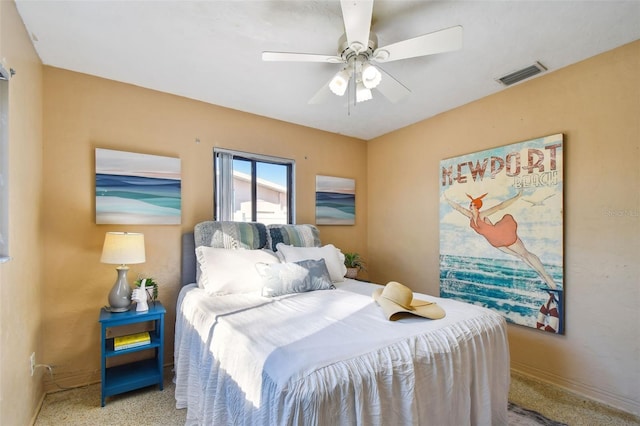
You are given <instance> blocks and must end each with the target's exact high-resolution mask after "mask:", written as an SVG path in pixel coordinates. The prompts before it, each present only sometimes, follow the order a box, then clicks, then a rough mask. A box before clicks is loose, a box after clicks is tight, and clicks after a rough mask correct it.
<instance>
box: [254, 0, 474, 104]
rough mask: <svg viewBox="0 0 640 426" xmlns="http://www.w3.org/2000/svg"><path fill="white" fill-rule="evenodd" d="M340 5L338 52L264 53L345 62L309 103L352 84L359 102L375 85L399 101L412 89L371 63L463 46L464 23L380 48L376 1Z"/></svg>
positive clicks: (342, 0) (296, 59) (341, 92)
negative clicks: (374, 22) (341, 30)
mask: <svg viewBox="0 0 640 426" xmlns="http://www.w3.org/2000/svg"><path fill="white" fill-rule="evenodd" d="M340 6H341V8H342V17H343V20H344V28H345V33H344V35H343V36H342V37H340V40H339V42H338V52H337V54H336V55H319V54H312V53H288V52H262V60H263V61H288V62H322V63H332V64H343V68H342V69H341V70H340V71H338V72H337V73H336V74H335V75H334V76H333V77H332V78H331V80H329V81H328V82H327V83H326V84H325V85H324V86H323V87H322V88H321V89H320V91H318V93H316V95H315V96H313V97H312V98H311V100H310V101H309V103H310V104H316V103H320V102H322V101H323V100H324V99H325V98H326V96H327V94H328V93H329V91H331V92H333V93H334V94H336V95H337V96H343V95H344V94H345V93H346V91H347V88H348V87H349V85H350V84H351V86H352V87H355V100H356V102H363V101H366V100H369V99H371V98H372V97H373V95H372V93H371V89H374V88H375V89H376V90H378V91H379V92H380V93H382V94H383V95H384V96H385V97H386V98H387V99H389V100H390V101H391V102H393V103H396V102H398V101H400V100H402V99H403V98H405V97H406V96H408V95H409V93H411V92H410V90H409V89H408V88H407V87H405V86H404V85H403V84H402V83H400V82H399V81H398V80H396V79H395V78H393V77H392V76H391V75H389V74H388V73H386V72H385V71H384V70H382V69H381V68H379V67H376V66H374V65H372V62H374V63H386V62H392V61H398V60H400V59H408V58H415V57H417V56H426V55H433V54H436V53H443V52H450V51H454V50H458V49H461V48H462V27H461V26H455V27H451V28H447V29H444V30H440V31H436V32H432V33H429V34H424V35H421V36H418V37H414V38H411V39H408V40H403V41H399V42H397V43H392V44H389V45H386V46H382V47H378V40H377V37H376V35H375V34H374V33H373V32H372V31H371V18H372V12H373V0H340ZM350 82H351V83H350Z"/></svg>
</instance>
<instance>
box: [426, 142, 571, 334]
mask: <svg viewBox="0 0 640 426" xmlns="http://www.w3.org/2000/svg"><path fill="white" fill-rule="evenodd" d="M562 159H563V135H562V134H556V135H550V136H545V137H541V138H537V139H532V140H528V141H524V142H519V143H515V144H511V145H506V146H502V147H498V148H493V149H489V150H485V151H479V152H476V153H472V154H467V155H463V156H460V157H455V158H450V159H446V160H442V161H441V162H440V176H439V177H438V180H439V186H440V294H441V296H443V297H450V298H453V299H457V300H461V301H464V302H468V303H472V304H476V305H481V306H484V307H487V308H490V309H493V310H495V311H497V312H499V313H500V314H502V315H503V316H504V317H505V318H506V320H507V321H508V322H511V323H514V324H519V325H524V326H527V327H532V328H535V329H538V330H541V331H545V332H550V333H557V334H564V332H565V329H564V310H565V306H564V303H565V296H564V287H565V286H564V270H563V185H564V182H563V161H562Z"/></svg>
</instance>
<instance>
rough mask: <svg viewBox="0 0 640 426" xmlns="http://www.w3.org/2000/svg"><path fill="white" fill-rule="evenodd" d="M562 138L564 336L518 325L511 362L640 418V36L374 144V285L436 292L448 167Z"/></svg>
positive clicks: (371, 161) (371, 214)
mask: <svg viewBox="0 0 640 426" xmlns="http://www.w3.org/2000/svg"><path fill="white" fill-rule="evenodd" d="M555 133H564V135H565V148H564V161H565V163H564V164H565V175H564V183H565V196H564V201H565V209H564V221H565V284H566V335H565V336H556V335H550V334H548V333H542V332H539V331H536V330H534V329H530V328H526V327H521V326H515V325H509V340H510V348H511V357H512V358H511V360H512V367H513V368H514V369H517V370H520V371H522V372H525V373H529V374H532V375H535V376H538V377H540V378H542V379H544V380H548V381H550V382H554V383H556V384H559V385H561V386H564V387H567V388H569V389H572V390H574V391H577V392H580V393H582V394H585V395H588V396H591V397H592V398H595V399H599V400H603V401H605V402H607V403H609V404H612V405H615V406H618V407H621V408H624V409H626V410H627V411H630V412H633V413H635V414H639V413H640V362H639V360H640V347H639V343H638V342H640V269H639V268H640V266H639V265H640V262H639V261H638V259H639V255H640V190H639V187H640V175H639V167H638V165H639V164H640V152H639V150H640V41H639V42H635V43H632V44H630V45H627V46H623V47H621V48H619V49H616V50H613V51H611V52H608V53H605V54H602V55H599V56H596V57H594V58H591V59H589V60H587V61H584V62H582V63H579V64H576V65H574V66H570V67H567V68H565V69H561V70H558V71H556V72H553V73H549V74H548V75H545V76H541V77H539V78H536V79H534V80H531V81H530V82H526V83H522V84H520V85H518V86H514V87H512V88H509V89H507V90H504V91H502V92H500V93H499V94H496V95H493V96H490V97H487V98H484V99H481V100H479V101H477V102H473V103H471V104H468V105H465V106H463V107H460V108H457V109H455V110H452V111H449V112H447V113H444V114H441V115H439V116H436V117H434V118H432V119H429V120H426V121H423V122H421V123H418V124H415V125H413V126H409V127H406V128H404V129H401V130H399V131H396V132H394V133H392V134H389V135H386V136H383V137H380V138H378V139H376V140H373V141H370V142H369V144H368V167H367V169H368V179H367V183H368V186H369V193H370V196H369V204H368V209H367V210H368V223H369V227H368V234H367V235H368V239H369V247H368V256H369V271H370V275H371V276H372V277H373V279H374V280H375V281H377V282H381V283H384V282H387V281H389V280H399V281H403V282H405V283H407V284H409V285H410V286H411V287H413V288H415V289H417V290H421V291H423V292H427V293H431V294H438V292H439V264H438V250H439V235H438V227H439V224H438V222H439V215H438V211H439V195H438V194H439V192H438V190H439V187H438V184H439V179H438V175H439V161H440V160H441V159H444V158H449V157H453V156H457V155H462V154H465V153H469V152H474V151H480V150H485V149H488V148H492V147H496V146H501V145H507V144H510V143H514V142H519V141H523V140H527V139H531V138H535V137H539V136H546V135H551V134H555Z"/></svg>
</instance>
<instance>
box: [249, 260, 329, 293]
mask: <svg viewBox="0 0 640 426" xmlns="http://www.w3.org/2000/svg"><path fill="white" fill-rule="evenodd" d="M256 269H257V270H258V273H259V274H260V276H262V281H263V286H262V295H263V296H266V297H275V296H281V295H283V294H290V293H304V292H306V291H314V290H327V289H333V288H335V286H334V285H333V283H332V282H331V277H330V276H329V270H328V269H327V265H326V264H325V262H324V259H320V260H302V261H300V262H291V263H271V264H268V263H256Z"/></svg>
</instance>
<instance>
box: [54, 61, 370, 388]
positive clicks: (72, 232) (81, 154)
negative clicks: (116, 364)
mask: <svg viewBox="0 0 640 426" xmlns="http://www.w3.org/2000/svg"><path fill="white" fill-rule="evenodd" d="M44 135H45V138H44V140H45V142H44V158H45V160H44V176H45V177H46V179H45V182H44V188H43V189H44V198H43V213H42V215H43V222H44V224H45V226H44V230H43V241H42V244H43V247H44V252H45V254H44V275H45V276H46V283H45V285H44V286H43V296H44V297H45V299H46V301H47V303H46V305H45V309H43V312H42V327H43V331H44V334H43V340H42V343H43V348H44V361H46V362H47V363H51V364H55V365H56V372H57V375H58V378H59V381H60V382H61V383H62V384H63V385H78V384H82V383H86V382H93V381H97V380H99V379H100V374H99V370H98V369H99V360H100V346H99V338H100V335H99V326H98V322H97V319H98V311H99V309H100V307H101V306H103V305H105V304H106V302H107V300H106V297H107V293H108V292H109V289H110V288H111V286H112V285H113V283H114V281H115V278H116V271H115V267H114V266H113V265H106V264H101V263H100V253H101V250H102V243H103V240H104V234H105V232H107V231H114V230H123V231H139V232H143V233H144V235H145V243H146V252H147V253H146V257H147V262H146V263H144V264H141V265H131V267H130V268H131V269H130V272H129V276H130V281H131V280H133V279H134V278H135V277H136V275H137V274H138V273H145V274H148V275H151V276H153V277H154V278H155V279H156V281H157V282H158V283H159V287H160V288H159V293H160V296H159V297H160V300H161V301H162V302H163V303H164V304H165V306H166V307H167V309H168V315H167V321H166V324H167V332H166V343H167V349H166V352H165V356H166V358H165V359H166V360H167V363H172V362H173V325H174V322H175V309H174V306H175V301H176V296H177V293H178V282H179V273H180V236H181V234H182V233H183V232H185V231H188V230H191V229H192V228H193V225H195V224H196V223H197V222H199V221H203V220H210V219H211V218H212V215H213V198H212V196H213V189H212V183H213V171H212V168H213V147H214V146H218V147H224V148H229V149H236V150H241V151H249V152H255V153H260V154H266V155H272V156H278V157H286V158H292V159H294V160H295V161H296V196H297V200H296V212H297V218H296V220H297V223H314V222H315V176H316V175H317V174H325V175H332V176H342V177H349V178H354V179H356V182H357V185H358V187H357V192H358V199H357V203H358V205H357V207H356V208H357V225H356V226H348V227H328V226H321V227H319V228H320V236H321V238H322V240H323V242H325V243H329V242H331V243H334V244H335V245H336V246H338V247H341V248H343V249H345V250H359V251H364V250H365V249H366V208H365V207H366V200H367V196H366V194H367V187H366V182H365V180H366V142H364V141H361V140H357V139H352V138H348V137H345V136H340V135H335V134H330V133H326V132H320V131H316V130H312V129H309V128H304V127H301V126H296V125H292V124H288V123H284V122H280V121H275V120H270V119H267V118H263V117H259V116H255V115H250V114H246V113H241V112H237V111H233V110H229V109H225V108H221V107H217V106H212V105H208V104H205V103H201V102H197V101H193V100H188V99H185V98H180V97H177V96H172V95H168V94H164V93H160V92H155V91H151V90H147V89H142V88H139V87H135V86H130V85H126V84H121V83H116V82H113V81H109V80H105V79H101V78H96V77H91V76H88V75H84V74H78V73H73V72H69V71H65V70H61V69H57V68H50V67H45V68H44ZM196 139H198V140H199V141H200V142H199V143H197V142H196ZM97 147H99V148H108V149H115V150H123V151H130V152H140V153H147V154H154V155H165V156H172V157H179V158H180V159H181V166H182V225H181V226H118V225H109V226H107V225H96V224H95V180H94V179H95V160H94V155H95V154H94V153H95V148H97Z"/></svg>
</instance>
